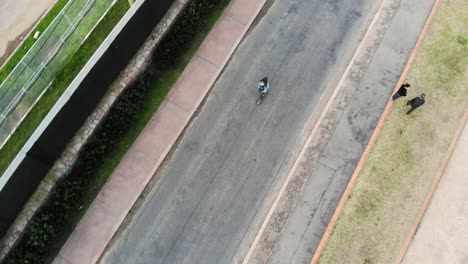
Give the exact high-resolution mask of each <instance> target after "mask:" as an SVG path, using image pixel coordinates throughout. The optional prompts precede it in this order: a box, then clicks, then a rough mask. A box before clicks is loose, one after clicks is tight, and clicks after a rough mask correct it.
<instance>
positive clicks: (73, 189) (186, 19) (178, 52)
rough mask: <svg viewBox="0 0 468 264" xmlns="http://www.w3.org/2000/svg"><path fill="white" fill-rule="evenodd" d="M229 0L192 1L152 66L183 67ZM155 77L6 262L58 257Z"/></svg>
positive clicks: (118, 108) (89, 149)
mask: <svg viewBox="0 0 468 264" xmlns="http://www.w3.org/2000/svg"><path fill="white" fill-rule="evenodd" d="M225 1H227V0H192V1H191V2H190V3H189V4H188V5H187V7H186V8H185V9H184V10H183V12H182V14H181V15H180V16H179V18H178V19H177V21H176V23H175V24H174V26H173V28H172V29H171V30H170V31H169V32H168V34H167V35H166V36H165V37H164V38H163V40H162V42H161V44H160V46H158V48H157V50H156V51H155V53H154V54H153V58H154V59H155V60H154V63H155V65H152V67H153V68H155V69H157V70H164V71H166V70H167V69H168V68H169V69H170V68H172V67H173V66H175V65H177V63H178V62H180V61H181V59H182V58H183V55H184V52H185V51H186V48H187V47H188V45H189V43H190V40H191V39H192V38H193V37H194V36H195V34H196V33H197V29H198V27H199V25H200V23H201V22H202V21H203V19H204V18H205V17H206V15H207V14H209V12H210V11H211V10H212V9H213V8H214V7H216V6H217V4H220V3H222V2H225ZM155 78H156V77H155V76H153V75H152V74H151V73H150V72H149V71H146V72H144V73H143V74H142V75H141V76H140V77H139V78H138V79H137V80H136V81H135V83H134V84H133V85H131V86H130V87H128V88H127V89H126V90H125V91H124V92H123V93H122V94H121V95H120V97H119V98H118V99H117V101H116V102H115V104H114V105H113V106H112V108H111V109H110V110H109V112H108V115H107V116H106V117H105V118H104V119H103V120H102V122H101V124H100V126H99V127H98V128H97V130H96V131H95V133H94V134H93V135H92V136H91V138H90V139H89V140H88V142H87V143H86V144H85V145H84V146H83V149H82V151H81V152H80V155H79V157H78V159H77V161H76V164H75V166H74V167H73V169H72V170H71V171H70V173H69V175H68V176H66V177H65V178H64V179H61V180H60V181H59V182H57V184H56V186H55V188H54V190H53V192H52V193H51V195H50V197H49V199H48V201H47V202H46V204H45V205H44V206H43V207H42V208H41V209H40V210H39V211H38V213H37V214H36V215H35V216H34V217H33V219H32V220H31V222H30V224H29V225H28V226H27V228H26V230H25V233H24V236H23V237H22V238H21V240H20V241H19V242H18V244H17V245H16V246H15V247H14V248H13V249H12V250H11V252H10V255H9V256H7V258H6V260H5V262H6V263H8V264H10V263H11V264H13V263H44V262H45V261H46V260H48V259H47V258H50V257H51V255H53V251H54V250H56V249H54V247H56V246H57V245H56V243H57V241H58V240H60V241H61V240H63V239H64V236H66V235H67V232H70V229H71V228H72V227H73V226H74V224H75V223H76V221H77V219H79V214H80V209H81V208H82V207H83V205H84V204H85V199H86V197H85V193H86V190H88V189H90V188H95V187H96V186H91V184H92V183H93V180H94V179H95V178H96V177H97V175H96V171H97V170H96V168H99V167H100V165H101V164H102V163H103V162H104V161H105V160H106V158H107V157H108V156H109V155H110V153H111V152H112V151H113V148H114V147H115V146H116V144H117V143H118V142H119V140H121V139H122V138H123V136H125V135H126V133H128V131H130V130H131V128H132V124H133V123H134V122H135V120H136V118H137V117H138V115H139V114H140V113H141V112H142V109H143V106H144V100H145V97H146V96H147V95H148V93H149V89H150V86H151V83H153V82H154V81H155Z"/></svg>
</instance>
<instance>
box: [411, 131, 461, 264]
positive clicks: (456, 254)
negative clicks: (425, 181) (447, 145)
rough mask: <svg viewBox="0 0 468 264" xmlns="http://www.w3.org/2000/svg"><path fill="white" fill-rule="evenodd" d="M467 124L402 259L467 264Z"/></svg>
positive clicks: (412, 261)
mask: <svg viewBox="0 0 468 264" xmlns="http://www.w3.org/2000/svg"><path fill="white" fill-rule="evenodd" d="M467 161H468V125H467V124H465V128H464V129H463V131H462V133H461V135H460V138H459V139H458V142H457V145H456V147H455V149H454V151H453V153H452V156H451V157H450V160H449V162H448V164H447V167H446V169H445V172H444V174H443V175H442V178H441V180H440V182H439V185H438V187H437V189H436V191H435V193H434V195H433V197H432V200H431V203H430V205H429V207H428V208H427V210H426V212H425V214H424V217H423V219H422V221H421V223H420V225H419V228H418V230H417V232H416V235H415V236H414V238H413V241H412V242H411V244H410V247H409V249H408V251H407V253H406V255H405V257H404V259H403V263H404V264H412V263H425V264H429V263H434V264H436V263H453V264H462V263H468V250H467V249H468V192H467V191H466V186H468V177H467V176H468V162H467Z"/></svg>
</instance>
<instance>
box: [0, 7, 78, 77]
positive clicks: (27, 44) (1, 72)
mask: <svg viewBox="0 0 468 264" xmlns="http://www.w3.org/2000/svg"><path fill="white" fill-rule="evenodd" d="M68 1H69V0H58V1H57V3H56V4H55V5H54V6H53V7H52V8H51V9H50V11H49V12H48V13H47V15H46V16H45V17H44V18H43V19H42V20H41V21H40V22H39V24H38V25H37V26H36V28H35V29H34V30H33V31H31V34H30V35H29V36H28V38H27V39H26V40H25V41H24V42H23V44H21V46H20V47H19V48H18V49H17V50H16V51H15V53H14V54H13V55H12V56H11V57H10V59H9V60H8V61H7V62H6V63H5V64H4V65H3V67H2V68H1V69H0V83H2V82H3V81H4V80H5V79H6V77H7V76H8V74H10V72H11V71H12V70H13V69H14V68H15V66H16V65H17V64H18V63H19V62H20V60H21V59H22V58H23V57H24V55H25V54H26V53H27V52H28V51H29V49H30V48H31V47H32V45H34V43H35V42H36V40H35V39H34V38H33V36H34V33H35V32H36V31H39V32H44V31H45V30H46V28H47V27H48V26H49V25H50V23H52V21H53V20H54V19H55V17H57V15H58V14H59V13H60V11H62V8H63V7H64V6H65V5H66V4H67V3H68Z"/></svg>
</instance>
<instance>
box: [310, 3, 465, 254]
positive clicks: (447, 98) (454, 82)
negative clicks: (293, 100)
mask: <svg viewBox="0 0 468 264" xmlns="http://www.w3.org/2000/svg"><path fill="white" fill-rule="evenodd" d="M466 10H468V2H466V1H463V0H454V1H447V0H445V1H442V3H441V4H440V7H439V10H438V11H437V13H436V15H435V17H434V20H433V22H432V24H431V27H430V29H429V31H428V34H427V35H426V38H425V39H424V41H423V43H422V46H421V49H420V50H419V52H418V54H417V58H416V60H415V62H414V64H413V65H412V67H411V70H410V72H409V74H408V76H407V81H408V82H409V83H411V86H412V88H413V89H412V90H410V95H409V98H407V99H411V98H412V97H414V96H417V95H419V94H420V93H423V92H424V93H426V95H427V97H426V99H427V102H426V104H425V105H424V106H422V107H421V108H419V109H417V110H416V111H414V112H413V113H412V114H411V115H406V110H408V109H407V107H406V105H405V102H406V101H405V99H398V100H397V101H395V102H394V103H393V108H392V110H391V112H390V113H389V115H388V117H387V119H386V121H385V124H384V127H383V128H382V130H381V132H380V134H379V137H378V139H377V141H376V142H375V145H374V146H373V148H372V150H371V153H370V155H369V157H368V159H367V161H366V162H365V164H364V167H363V169H362V171H361V173H360V175H359V178H358V179H357V182H356V185H355V187H354V189H353V190H352V191H351V195H350V197H349V199H348V201H347V203H346V204H345V207H344V208H343V211H342V213H341V215H340V217H339V219H338V222H337V225H336V226H335V228H334V230H333V232H332V235H331V236H330V239H329V241H328V243H327V245H326V247H325V250H324V252H323V254H322V257H321V259H320V261H319V262H320V263H394V262H395V259H396V257H398V254H399V251H400V249H401V246H402V243H403V241H404V240H405V238H406V236H407V232H408V230H409V228H410V226H411V224H412V223H413V221H414V219H415V217H416V214H417V213H418V210H419V208H420V206H421V204H422V201H423V199H424V196H425V194H426V192H427V190H428V188H429V186H430V184H431V182H432V179H433V177H434V176H435V174H436V172H437V171H438V169H439V166H440V164H441V161H442V159H443V157H444V155H445V153H446V151H447V148H448V146H449V144H450V141H451V139H452V136H453V134H452V133H453V131H455V128H456V127H457V125H458V122H459V120H460V118H461V117H462V115H463V113H464V110H465V107H466V105H467V98H468V77H467V76H468V68H467V66H466V65H468V46H467V40H466V38H465V37H464V36H468V28H467V27H466V25H467V24H468V16H466Z"/></svg>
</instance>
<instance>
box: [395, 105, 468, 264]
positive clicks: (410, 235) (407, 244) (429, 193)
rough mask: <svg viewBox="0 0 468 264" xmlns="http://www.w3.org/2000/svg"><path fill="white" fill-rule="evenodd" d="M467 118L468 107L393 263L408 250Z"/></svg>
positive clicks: (402, 257) (399, 260)
mask: <svg viewBox="0 0 468 264" xmlns="http://www.w3.org/2000/svg"><path fill="white" fill-rule="evenodd" d="M467 118H468V109H465V114H464V115H463V117H462V119H461V120H460V123H459V124H458V127H457V129H456V130H455V134H454V135H453V138H452V141H451V142H450V145H449V148H448V150H447V153H446V154H445V157H444V159H443V160H442V164H441V165H440V167H439V170H438V171H437V175H436V176H435V177H434V179H433V180H432V183H431V187H430V188H429V190H428V191H427V194H426V197H424V201H423V203H422V205H421V208H420V209H419V212H418V214H417V215H416V218H415V219H414V223H413V225H412V226H411V228H410V230H409V232H408V236H407V237H406V240H405V242H404V243H403V247H402V248H401V251H400V255H399V256H398V259H397V261H396V262H395V263H398V264H399V263H402V262H403V259H404V257H405V255H406V252H407V251H408V248H409V247H410V245H411V242H412V241H413V237H414V235H415V234H416V231H417V230H418V228H419V224H420V223H421V220H422V219H423V217H424V214H425V213H426V209H427V207H429V204H430V203H431V200H432V196H433V195H434V192H435V191H436V189H437V186H438V185H439V182H440V179H441V178H442V175H443V174H444V172H445V169H446V167H447V164H448V162H449V160H450V157H451V156H452V153H453V150H454V149H455V146H456V145H457V142H458V139H459V138H460V135H461V132H462V131H463V128H464V127H465V123H466V120H467Z"/></svg>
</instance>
